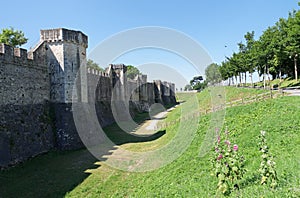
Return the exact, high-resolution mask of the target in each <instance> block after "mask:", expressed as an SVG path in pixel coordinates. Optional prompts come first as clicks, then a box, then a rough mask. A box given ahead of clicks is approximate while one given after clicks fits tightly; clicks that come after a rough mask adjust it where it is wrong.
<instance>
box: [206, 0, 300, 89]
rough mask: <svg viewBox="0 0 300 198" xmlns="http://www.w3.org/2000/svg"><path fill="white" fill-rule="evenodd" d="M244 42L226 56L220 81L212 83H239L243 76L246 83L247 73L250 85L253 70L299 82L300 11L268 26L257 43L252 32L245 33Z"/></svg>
mask: <svg viewBox="0 0 300 198" xmlns="http://www.w3.org/2000/svg"><path fill="white" fill-rule="evenodd" d="M298 4H299V3H298ZM299 5H300V4H299ZM244 39H245V42H240V43H238V49H239V51H238V52H234V53H233V54H232V55H231V56H230V57H226V60H225V61H223V62H222V63H221V64H220V65H218V71H219V72H220V78H219V79H216V78H215V79H214V81H220V80H228V81H229V84H230V83H233V82H234V81H235V82H236V83H237V82H238V81H239V82H240V83H242V77H244V80H245V82H246V79H247V76H246V73H249V77H250V80H251V82H252V83H253V79H252V75H253V73H254V72H255V71H256V72H258V74H259V76H263V77H264V78H266V76H268V78H269V76H272V79H276V78H282V77H291V78H294V79H296V80H298V69H297V61H298V59H299V56H300V11H295V10H294V11H293V12H290V13H289V16H288V18H286V19H285V18H280V19H279V20H278V21H277V22H276V23H275V25H273V26H270V27H268V28H267V29H266V30H265V31H264V32H263V34H262V35H261V36H260V37H259V39H258V40H255V39H254V31H251V32H247V33H246V34H245V35H244ZM210 67H211V66H210ZM268 80H270V78H269V79H268Z"/></svg>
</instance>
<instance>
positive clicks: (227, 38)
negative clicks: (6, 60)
mask: <svg viewBox="0 0 300 198" xmlns="http://www.w3.org/2000/svg"><path fill="white" fill-rule="evenodd" d="M298 8H299V7H298V0H247V1H246V0H228V1H221V0H219V1H217V0H205V1H204V0H198V1H176V0H172V1H168V0H166V1H163V0H160V1H158V0H152V1H144V0H139V1H138V0H127V1H125V0H123V1H122V0H118V1H117V0H111V1H91V0H86V1H62V0H60V1H57V0H52V1H4V2H1V14H0V28H1V29H2V28H6V27H9V26H12V27H14V28H16V29H20V30H22V31H23V32H24V33H25V35H26V36H27V37H28V38H29V41H28V44H26V45H24V46H23V47H25V48H29V47H30V46H34V45H35V44H36V43H37V42H38V40H39V30H40V29H48V28H58V27H65V28H70V29H76V30H81V31H82V32H84V33H85V34H87V35H88V36H89V48H88V53H89V52H91V51H92V49H94V48H95V47H96V46H97V45H98V44H99V43H100V42H101V41H103V40H105V39H106V38H108V37H110V36H111V35H114V34H116V33H118V32H120V31H124V30H126V29H131V28H136V27H141V26H162V27H167V28H171V29H174V30H178V31H180V32H183V33H184V34H186V35H188V36H190V37H191V38H193V39H194V40H196V41H197V42H198V43H199V44H200V45H201V46H202V47H203V48H204V49H206V50H207V52H208V53H209V55H210V56H211V58H212V60H213V61H214V62H217V63H220V62H221V61H222V60H224V57H225V55H226V56H229V55H230V54H232V52H233V51H237V45H236V44H237V43H238V42H240V41H242V40H243V35H244V34H245V33H246V32H247V31H252V30H254V31H255V34H256V37H258V36H260V35H261V34H262V31H263V30H265V29H266V28H267V27H268V26H271V25H273V24H274V23H275V22H276V21H277V20H278V19H279V18H280V17H284V18H286V17H287V16H288V12H289V11H292V10H293V9H298ZM225 46H227V47H225ZM149 53H150V54H151V59H149V58H148V59H143V58H144V57H146V56H145V55H146V54H149ZM156 57H157V59H158V60H156V59H155V58H156ZM164 58H165V59H168V58H169V59H173V58H174V60H172V61H171V60H163V61H162V59H164ZM177 58H178V57H177ZM175 60H176V61H175ZM116 61H123V62H125V63H126V64H138V65H140V64H145V63H148V62H159V63H164V64H175V65H176V63H180V64H177V66H175V68H179V67H188V66H185V64H188V63H187V62H185V61H184V60H179V59H178V60H177V59H176V58H175V57H174V56H172V55H170V54H168V53H161V52H155V50H152V51H151V50H150V51H147V50H144V51H140V52H137V54H136V56H134V55H133V54H127V55H124V57H123V58H122V57H120V58H119V59H118V60H116ZM179 73H181V71H179ZM193 74H194V73H193V72H187V74H186V75H185V78H190V77H191V76H193Z"/></svg>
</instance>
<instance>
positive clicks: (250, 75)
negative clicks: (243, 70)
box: [249, 72, 254, 87]
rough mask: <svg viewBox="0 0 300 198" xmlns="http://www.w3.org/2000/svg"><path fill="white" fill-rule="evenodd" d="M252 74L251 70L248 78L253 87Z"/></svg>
mask: <svg viewBox="0 0 300 198" xmlns="http://www.w3.org/2000/svg"><path fill="white" fill-rule="evenodd" d="M252 75H253V72H252V73H250V74H249V77H250V80H251V87H254V86H253V78H252Z"/></svg>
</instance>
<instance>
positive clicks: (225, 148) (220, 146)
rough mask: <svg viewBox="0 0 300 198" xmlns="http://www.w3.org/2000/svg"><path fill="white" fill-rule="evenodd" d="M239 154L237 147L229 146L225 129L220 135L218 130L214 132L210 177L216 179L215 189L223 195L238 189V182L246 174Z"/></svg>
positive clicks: (227, 133) (235, 145)
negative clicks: (214, 139) (214, 140)
mask: <svg viewBox="0 0 300 198" xmlns="http://www.w3.org/2000/svg"><path fill="white" fill-rule="evenodd" d="M239 152H240V151H239V147H238V145H237V144H234V145H232V144H231V142H230V140H229V132H228V130H227V129H226V130H225V133H222V134H219V130H216V142H215V146H214V151H213V154H212V157H211V163H212V167H213V173H212V175H214V176H216V177H217V178H218V181H219V182H218V187H217V189H218V191H220V192H221V193H223V194H224V195H226V194H230V193H231V192H232V191H233V190H235V189H239V180H241V179H242V177H243V175H244V173H245V172H246V170H245V168H244V162H245V160H244V157H243V156H242V155H240V154H239Z"/></svg>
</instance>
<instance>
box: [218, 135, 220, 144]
mask: <svg viewBox="0 0 300 198" xmlns="http://www.w3.org/2000/svg"><path fill="white" fill-rule="evenodd" d="M220 141H221V137H220V136H219V135H218V144H220Z"/></svg>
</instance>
